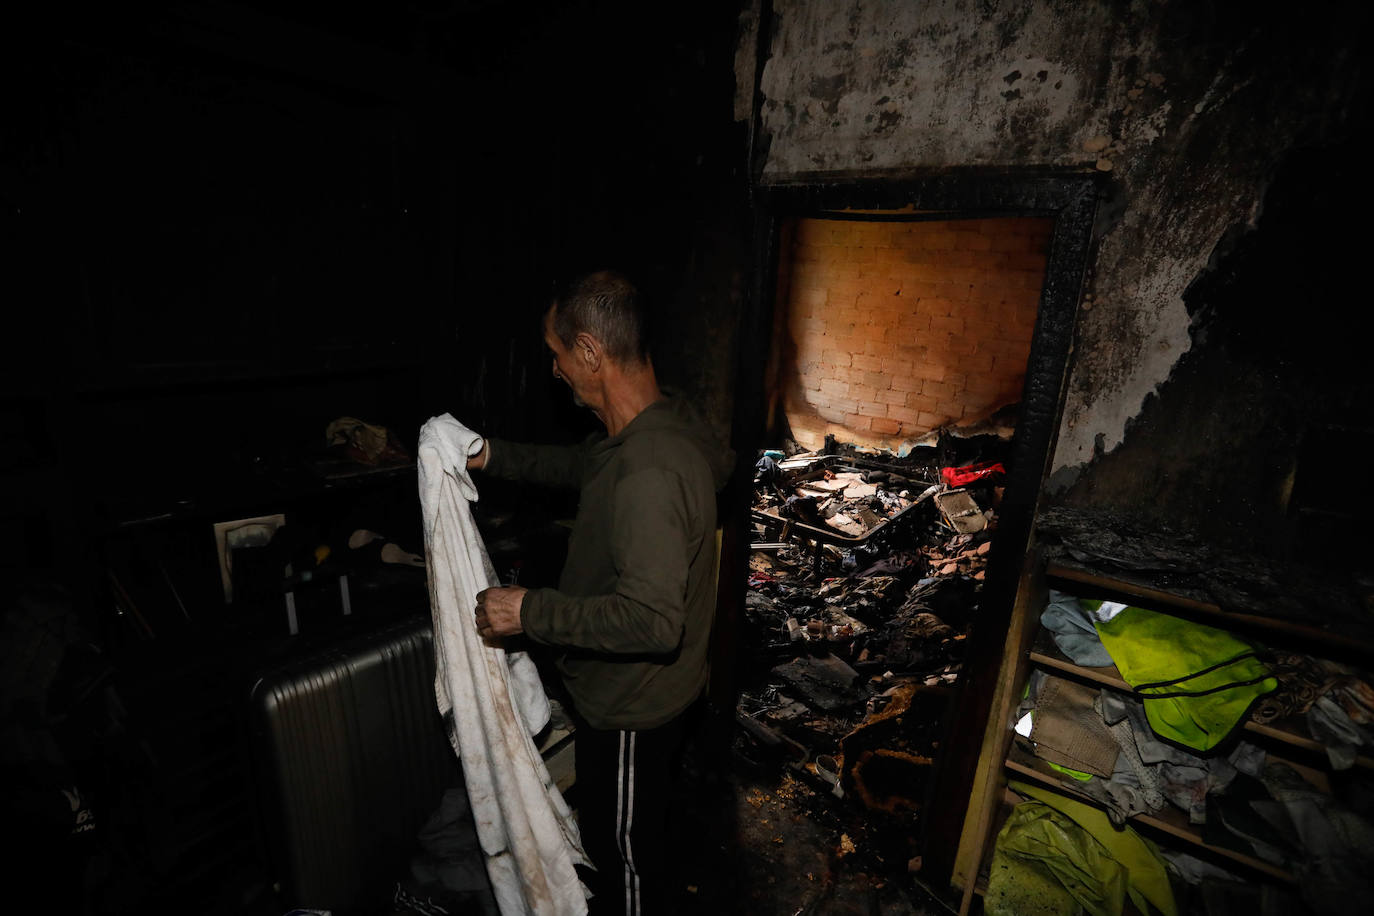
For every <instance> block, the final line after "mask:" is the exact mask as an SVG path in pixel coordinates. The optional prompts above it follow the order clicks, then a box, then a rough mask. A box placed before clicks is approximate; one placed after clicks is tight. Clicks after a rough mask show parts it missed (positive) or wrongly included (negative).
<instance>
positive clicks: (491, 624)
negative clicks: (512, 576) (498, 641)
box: [477, 585, 528, 639]
mask: <svg viewBox="0 0 1374 916" xmlns="http://www.w3.org/2000/svg"><path fill="white" fill-rule="evenodd" d="M526 591H528V589H523V588H521V587H520V586H518V585H512V586H510V587H508V588H488V589H484V590H483V591H480V592H478V593H477V632H478V633H479V634H480V635H481V636H482V637H483V638H485V639H493V638H496V637H501V636H514V635H516V634H517V633H523V632H524V631H525V628H524V627H523V626H521V624H520V606H521V605H522V604H523V603H524V601H525V592H526Z"/></svg>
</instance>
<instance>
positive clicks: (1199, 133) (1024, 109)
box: [742, 0, 1365, 488]
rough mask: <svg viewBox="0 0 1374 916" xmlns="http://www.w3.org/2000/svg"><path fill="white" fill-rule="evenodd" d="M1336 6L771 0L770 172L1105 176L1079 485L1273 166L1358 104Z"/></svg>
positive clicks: (1075, 459)
mask: <svg viewBox="0 0 1374 916" xmlns="http://www.w3.org/2000/svg"><path fill="white" fill-rule="evenodd" d="M1323 11H1324V10H1323V8H1322V5H1321V4H1318V5H1317V7H1314V8H1312V9H1310V10H1307V11H1305V15H1304V16H1303V17H1295V16H1291V15H1285V16H1279V15H1278V14H1277V13H1271V12H1268V11H1266V10H1260V9H1257V8H1254V7H1244V6H1235V7H1234V8H1231V7H1229V6H1228V7H1226V8H1225V9H1223V8H1221V6H1219V5H1215V4H1206V5H1200V4H1195V3H1187V2H1184V0H1138V2H1133V3H1106V2H1085V3H1057V2H1033V0H1022V2H1010V3H1007V2H1003V3H973V2H956V0H946V2H931V3H920V4H916V3H908V2H901V0H856V2H851V3H847V4H834V3H828V2H822V0H775V2H773V3H772V17H771V22H772V30H771V44H770V46H769V52H770V53H769V55H768V57H767V60H766V63H765V66H764V69H763V71H762V73H761V74H760V76H759V83H758V86H759V88H760V91H761V111H760V118H759V122H760V129H761V131H762V133H763V135H764V141H765V142H766V143H767V144H768V145H767V149H768V156H767V160H766V162H764V164H763V166H762V170H761V174H760V176H759V180H760V181H761V182H762V183H764V184H770V183H778V184H782V183H789V182H795V181H806V180H817V179H824V178H826V177H833V176H844V177H853V176H855V175H860V176H868V175H882V174H883V173H885V172H893V173H896V172H900V171H903V170H911V169H931V170H945V169H949V168H960V167H990V168H999V169H1002V168H1010V169H1027V170H1041V169H1044V168H1057V169H1063V168H1069V169H1082V170H1084V171H1097V172H1099V173H1101V174H1103V175H1104V176H1105V183H1104V192H1103V200H1102V201H1101V203H1100V205H1099V216H1098V220H1097V224H1096V232H1095V250H1094V254H1093V256H1092V259H1091V263H1090V266H1089V271H1088V276H1087V277H1086V278H1085V290H1084V293H1085V295H1084V299H1083V306H1082V308H1081V310H1080V316H1079V324H1078V331H1077V342H1076V349H1075V356H1074V361H1073V366H1072V371H1071V375H1070V378H1069V382H1068V391H1067V399H1066V404H1065V409H1064V414H1063V419H1062V424H1061V428H1060V433H1059V439H1058V446H1057V450H1056V452H1055V456H1054V461H1053V466H1054V469H1055V470H1056V471H1057V475H1056V477H1055V478H1054V481H1055V485H1056V486H1057V487H1060V488H1063V487H1066V486H1069V485H1071V484H1072V483H1073V482H1074V481H1075V480H1076V479H1077V478H1078V477H1079V476H1080V475H1081V473H1082V471H1083V470H1084V469H1085V468H1086V467H1087V466H1088V464H1089V463H1090V462H1091V461H1092V460H1093V458H1094V455H1095V454H1102V453H1104V452H1112V451H1113V450H1115V449H1118V448H1119V447H1120V446H1121V445H1122V443H1123V441H1124V440H1126V438H1127V435H1128V431H1129V427H1130V424H1131V422H1132V420H1133V418H1135V417H1136V416H1137V415H1138V414H1139V413H1140V411H1141V407H1142V404H1143V403H1144V401H1145V400H1146V398H1147V397H1149V396H1150V395H1151V394H1152V393H1153V392H1155V391H1156V390H1157V389H1158V387H1159V386H1160V385H1161V384H1162V383H1163V382H1165V380H1166V379H1168V378H1169V376H1170V374H1171V372H1173V371H1174V368H1175V366H1176V364H1177V363H1178V361H1179V360H1180V358H1181V357H1182V356H1183V355H1184V354H1185V353H1187V352H1188V350H1189V347H1190V346H1191V345H1192V340H1191V337H1190V335H1189V322H1190V318H1189V314H1188V310H1187V308H1186V307H1185V305H1184V300H1183V296H1184V292H1185V291H1186V290H1187V289H1188V288H1189V286H1190V285H1191V284H1192V283H1193V282H1194V281H1195V280H1196V279H1197V278H1198V277H1199V276H1200V275H1202V274H1203V273H1204V272H1205V271H1206V270H1207V266H1208V261H1209V258H1210V256H1211V253H1212V252H1213V250H1214V249H1215V248H1216V246H1217V244H1218V243H1219V242H1220V241H1221V240H1222V239H1223V237H1225V236H1226V235H1227V234H1228V233H1232V234H1233V233H1234V232H1235V231H1237V230H1239V231H1246V230H1247V229H1249V228H1252V227H1253V225H1254V221H1255V216H1256V211H1257V207H1258V205H1259V201H1260V200H1261V199H1262V198H1263V194H1264V190H1265V187H1266V185H1267V182H1268V181H1269V179H1270V176H1271V174H1272V172H1273V170H1274V168H1275V167H1276V164H1277V163H1278V162H1280V161H1281V160H1282V158H1283V156H1284V155H1285V154H1286V152H1287V151H1289V150H1290V149H1291V148H1293V147H1295V146H1298V145H1301V144H1307V143H1313V142H1319V141H1320V140H1321V139H1323V137H1325V136H1326V135H1329V134H1330V133H1332V132H1338V131H1339V130H1341V129H1342V128H1343V126H1344V124H1345V122H1346V121H1347V120H1348V117H1347V115H1348V112H1347V111H1346V110H1345V106H1346V105H1347V104H1348V100H1349V98H1350V97H1351V95H1352V91H1351V88H1350V87H1351V85H1352V84H1354V83H1357V82H1359V81H1360V80H1361V79H1363V77H1364V74H1365V70H1364V68H1363V65H1362V64H1360V63H1359V62H1358V58H1357V57H1356V56H1354V55H1352V54H1351V53H1349V50H1348V49H1347V48H1346V47H1345V44H1346V42H1347V39H1346V37H1345V36H1346V34H1348V33H1349V31H1350V29H1351V24H1350V23H1349V22H1348V21H1345V20H1344V19H1343V18H1341V17H1339V16H1330V15H1322V14H1323ZM1342 12H1343V11H1342ZM742 88H743V87H742Z"/></svg>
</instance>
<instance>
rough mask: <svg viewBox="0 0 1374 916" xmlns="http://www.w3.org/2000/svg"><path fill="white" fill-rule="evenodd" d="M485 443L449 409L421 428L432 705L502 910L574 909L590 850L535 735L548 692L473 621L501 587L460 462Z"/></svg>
mask: <svg viewBox="0 0 1374 916" xmlns="http://www.w3.org/2000/svg"><path fill="white" fill-rule="evenodd" d="M481 447H482V440H481V437H480V436H478V435H477V434H476V433H474V432H473V431H472V430H470V429H468V428H467V427H465V426H463V425H462V424H461V423H459V422H458V421H457V420H455V419H453V417H452V416H450V415H448V414H444V415H443V416H440V417H433V418H431V419H430V421H429V422H428V423H426V424H425V425H424V427H423V428H422V429H421V430H420V447H419V461H418V465H419V477H420V507H421V511H422V512H423V515H424V526H425V553H426V566H427V568H428V570H429V600H430V610H431V612H432V614H433V617H434V656H435V664H436V673H435V679H434V694H435V697H436V699H437V700H438V703H439V712H440V713H441V714H443V715H447V714H448V713H449V712H450V711H452V713H453V723H454V728H453V731H452V732H451V739H452V742H453V749H454V751H456V752H457V754H458V758H459V760H460V761H461V763H462V765H463V778H464V780H465V781H466V783H467V790H468V798H469V800H470V802H471V804H472V812H473V815H474V817H475V819H476V821H477V837H478V840H479V841H480V842H481V844H482V851H483V852H484V853H485V854H486V860H487V872H488V874H489V875H490V876H491V883H492V888H493V890H494V891H495V893H496V902H497V904H498V905H499V906H500V908H501V913H502V916H514V914H538V916H546V914H547V916H580V914H584V913H586V912H587V901H586V893H587V892H586V888H585V887H584V886H583V885H582V882H581V881H580V880H579V879H578V877H577V872H576V871H575V870H574V868H573V866H574V865H576V864H587V859H586V855H585V853H583V851H582V844H581V839H580V837H579V835H578V830H577V823H576V821H575V820H574V818H573V815H572V811H571V809H569V807H568V804H567V802H566V801H564V799H563V796H562V794H561V793H560V792H559V791H558V787H557V786H556V785H555V784H554V781H553V779H552V778H551V777H550V776H549V772H548V769H547V768H546V767H545V766H544V760H543V758H542V757H540V755H539V750H538V748H536V747H535V745H534V741H533V740H532V739H531V737H530V736H531V733H533V732H537V731H539V730H540V729H542V728H543V727H544V725H545V724H546V723H547V722H548V719H549V701H548V698H547V697H546V696H545V695H544V688H543V685H542V684H541V683H540V681H539V674H538V672H537V670H536V669H535V666H534V662H533V661H532V660H531V659H530V657H529V656H528V655H527V654H525V653H524V652H511V653H507V652H506V651H505V650H504V649H502V648H501V647H500V646H499V645H497V644H495V643H487V642H486V641H485V640H483V639H482V637H481V636H479V635H478V633H477V624H476V621H475V619H474V609H475V607H476V604H477V593H478V592H479V591H481V590H482V589H484V588H489V587H491V586H494V585H498V584H499V582H498V581H497V577H496V571H495V569H494V568H493V567H492V565H491V559H490V558H489V557H488V556H487V551H486V547H485V546H484V545H483V543H482V536H481V534H479V533H478V531H477V525H476V523H475V522H474V521H473V518H472V508H471V506H470V505H469V503H471V502H476V500H477V488H476V487H475V486H473V483H472V477H471V476H470V475H469V474H468V471H467V459H468V457H469V456H470V455H475V454H477V452H479V451H480V450H481ZM517 710H518V711H517Z"/></svg>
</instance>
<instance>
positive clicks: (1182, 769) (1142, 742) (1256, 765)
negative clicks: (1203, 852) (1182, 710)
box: [1099, 690, 1265, 824]
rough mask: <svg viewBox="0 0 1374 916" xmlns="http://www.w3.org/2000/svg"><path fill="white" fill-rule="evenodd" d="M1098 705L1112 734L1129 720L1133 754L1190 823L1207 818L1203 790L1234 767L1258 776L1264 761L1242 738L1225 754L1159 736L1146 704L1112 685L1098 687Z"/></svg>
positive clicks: (1226, 778) (1228, 776)
mask: <svg viewBox="0 0 1374 916" xmlns="http://www.w3.org/2000/svg"><path fill="white" fill-rule="evenodd" d="M1099 706H1100V708H1101V711H1102V718H1103V720H1104V721H1105V722H1106V723H1107V724H1108V726H1110V727H1112V728H1113V730H1114V732H1113V733H1114V734H1117V733H1119V734H1122V735H1123V736H1124V735H1125V732H1120V731H1118V729H1119V728H1120V726H1122V725H1123V724H1125V725H1128V727H1129V730H1130V736H1131V737H1132V738H1133V739H1134V742H1135V755H1134V756H1138V757H1139V759H1140V761H1141V763H1142V764H1144V766H1145V768H1146V769H1147V770H1148V771H1149V772H1150V773H1151V774H1152V775H1153V776H1154V777H1155V779H1157V783H1155V784H1156V785H1157V787H1158V789H1159V791H1160V792H1162V793H1163V794H1164V797H1166V798H1167V799H1168V800H1169V801H1171V802H1173V804H1174V805H1176V806H1177V807H1178V808H1180V809H1182V810H1184V811H1186V812H1188V820H1189V821H1190V822H1191V823H1194V824H1202V823H1205V822H1206V820H1207V806H1206V796H1207V793H1209V792H1215V791H1222V790H1224V789H1225V788H1226V786H1228V785H1229V784H1230V783H1231V781H1232V780H1233V779H1234V778H1235V775H1236V773H1237V772H1242V773H1246V774H1248V775H1251V776H1259V774H1260V770H1261V768H1262V767H1263V765H1264V759H1265V754H1264V751H1263V749H1261V748H1259V747H1256V746H1255V745H1253V744H1250V743H1249V742H1245V741H1242V742H1239V743H1238V744H1237V745H1236V747H1235V748H1234V749H1233V750H1232V751H1231V753H1230V754H1228V755H1227V756H1225V757H1198V756H1196V755H1194V754H1190V753H1188V752H1187V751H1185V750H1183V749H1181V748H1178V747H1175V746H1174V745H1172V744H1168V743H1166V742H1164V741H1161V740H1160V739H1159V738H1158V737H1157V736H1156V735H1155V733H1154V732H1153V730H1151V728H1150V723H1149V721H1148V720H1147V719H1146V717H1145V707H1144V706H1143V705H1142V704H1141V703H1139V702H1137V701H1135V700H1132V699H1131V698H1129V697H1125V696H1122V695H1121V694H1118V693H1115V692H1113V691H1110V690H1104V691H1102V696H1101V698H1100V702H1099ZM1113 778H1115V777H1113Z"/></svg>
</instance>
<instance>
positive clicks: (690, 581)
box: [468, 271, 730, 914]
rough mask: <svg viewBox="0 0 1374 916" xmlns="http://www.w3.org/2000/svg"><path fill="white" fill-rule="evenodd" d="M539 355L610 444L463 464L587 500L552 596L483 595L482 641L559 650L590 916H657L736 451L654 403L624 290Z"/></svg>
mask: <svg viewBox="0 0 1374 916" xmlns="http://www.w3.org/2000/svg"><path fill="white" fill-rule="evenodd" d="M544 342H545V343H546V344H547V345H548V348H549V351H550V352H551V353H552V356H553V374H554V376H555V377H557V378H559V379H562V380H563V381H564V382H566V383H567V385H568V386H569V387H570V388H571V389H572V394H573V399H574V401H575V402H576V403H578V404H579V405H581V406H585V407H587V408H589V409H590V410H591V411H592V412H593V413H595V414H596V416H597V418H598V419H599V420H600V421H601V423H602V424H603V425H604V426H605V427H606V435H605V437H604V438H599V439H596V440H593V441H589V442H588V443H584V444H583V445H579V446H568V447H554V446H529V445H517V444H515V443H509V442H504V441H490V440H489V441H487V442H486V443H484V445H483V447H482V451H481V452H480V453H479V454H478V455H477V456H475V457H474V458H472V459H470V460H469V462H468V464H469V467H472V468H481V469H483V470H485V471H487V472H488V473H491V474H493V475H496V476H500V477H505V478H509V479H518V480H525V481H532V482H538V483H544V484H551V485H564V486H570V487H579V488H580V490H581V500H580V506H579V508H578V512H577V520H576V522H575V523H574V525H573V531H572V536H571V538H570V540H569V543H568V557H567V562H566V565H565V567H564V569H563V574H562V577H561V579H560V581H559V587H558V588H557V589H556V590H555V589H532V590H526V589H524V588H515V587H510V588H492V589H487V590H486V591H483V592H482V593H480V594H479V595H478V596H477V608H476V620H477V627H478V631H479V632H480V633H481V634H482V635H483V636H485V637H488V638H500V637H504V636H512V635H515V634H517V633H524V634H526V635H527V636H528V637H529V638H530V639H532V640H533V641H534V642H536V643H542V644H544V645H548V646H552V647H555V648H556V649H557V650H558V653H559V658H558V668H559V671H560V673H561V674H562V677H563V680H564V684H565V685H566V687H567V690H568V694H569V696H570V697H571V699H572V702H573V706H574V708H575V712H576V713H577V715H578V718H579V720H580V721H579V728H578V731H577V736H576V764H577V798H578V821H579V825H580V827H581V831H582V840H583V844H584V846H585V848H586V851H587V854H588V856H589V857H590V858H591V860H592V863H593V864H594V865H595V866H596V869H597V874H596V875H595V876H594V877H593V878H592V879H591V884H592V890H593V891H594V893H595V896H594V898H593V901H592V907H593V912H597V913H621V912H623V913H627V914H639V913H647V914H654V913H662V912H665V911H666V910H667V908H668V907H669V906H670V903H669V892H670V889H669V888H668V887H667V886H666V882H667V879H668V874H667V873H668V863H667V852H668V850H667V842H666V828H665V822H666V819H667V808H668V797H669V788H670V776H671V768H672V762H673V758H674V756H675V754H676V753H677V751H678V750H679V748H680V746H681V743H682V740H683V738H684V736H685V730H686V721H685V720H686V717H687V714H688V711H689V709H690V708H691V707H692V706H693V705H694V704H695V701H696V700H697V699H698V698H699V697H700V696H701V694H702V692H703V689H704V687H705V685H706V675H707V648H708V642H709V638H710V630H711V618H712V615H713V613H714V609H715V579H716V576H715V571H716V538H715V529H716V503H715V493H716V490H717V488H718V487H719V486H721V485H723V484H724V482H725V478H726V476H728V474H729V469H730V460H729V452H728V450H725V449H722V448H720V447H718V446H715V445H714V444H713V443H712V442H711V440H710V437H709V435H708V434H707V432H706V431H705V429H704V428H703V427H702V425H701V424H700V423H699V422H698V421H696V420H694V419H692V418H691V416H690V415H689V412H688V411H687V409H686V407H685V405H683V404H681V403H680V402H675V401H673V400H669V399H666V398H664V396H663V394H662V392H661V391H660V390H659V387H658V381H657V377H656V376H655V374H654V367H653V363H652V361H651V360H650V358H649V356H648V353H647V348H646V342H645V333H644V316H643V312H642V307H641V302H640V296H639V294H638V292H637V291H636V290H635V288H634V286H633V285H632V284H631V283H630V282H629V281H628V280H627V279H625V278H624V277H623V276H621V275H619V274H617V273H613V272H609V271H602V272H599V273H593V274H590V275H588V276H585V277H582V278H580V279H578V280H576V281H574V282H573V283H572V284H570V285H569V286H568V288H567V289H566V290H564V291H563V292H561V293H560V294H559V295H558V296H556V297H555V299H554V302H553V304H552V306H551V307H550V308H549V310H548V312H547V313H546V314H545V316H544Z"/></svg>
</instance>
